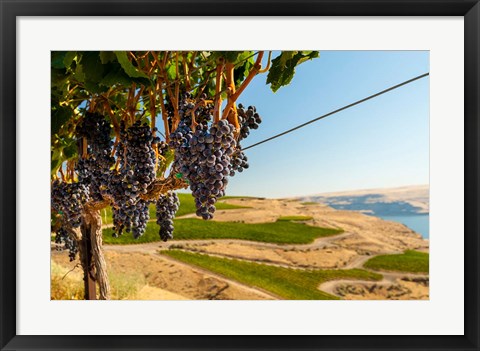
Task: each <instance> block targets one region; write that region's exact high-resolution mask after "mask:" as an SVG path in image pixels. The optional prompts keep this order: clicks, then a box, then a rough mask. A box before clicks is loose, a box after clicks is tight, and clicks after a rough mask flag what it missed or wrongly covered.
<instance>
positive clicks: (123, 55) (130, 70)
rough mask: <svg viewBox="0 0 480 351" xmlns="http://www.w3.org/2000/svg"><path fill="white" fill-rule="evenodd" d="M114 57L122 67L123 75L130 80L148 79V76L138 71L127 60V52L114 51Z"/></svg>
mask: <svg viewBox="0 0 480 351" xmlns="http://www.w3.org/2000/svg"><path fill="white" fill-rule="evenodd" d="M115 55H116V56H117V60H118V62H119V63H120V65H121V66H122V68H123V70H124V71H125V73H126V74H127V75H128V76H129V77H132V78H146V79H148V76H147V75H146V74H145V73H143V72H141V71H139V70H138V69H137V68H136V67H135V66H134V65H133V64H132V63H131V62H130V60H129V59H128V56H127V52H126V51H115Z"/></svg>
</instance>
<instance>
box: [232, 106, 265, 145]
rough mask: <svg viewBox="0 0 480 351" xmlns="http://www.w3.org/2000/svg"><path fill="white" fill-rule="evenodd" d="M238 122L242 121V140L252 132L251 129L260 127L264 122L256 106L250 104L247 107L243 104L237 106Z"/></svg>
mask: <svg viewBox="0 0 480 351" xmlns="http://www.w3.org/2000/svg"><path fill="white" fill-rule="evenodd" d="M237 113H238V122H239V123H240V137H239V138H240V140H241V139H245V138H246V137H248V135H249V134H250V129H258V127H259V124H260V123H262V118H261V117H260V115H259V114H258V113H257V109H256V108H255V106H248V108H247V109H245V107H244V106H243V105H242V104H238V108H237Z"/></svg>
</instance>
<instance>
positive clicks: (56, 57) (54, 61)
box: [51, 51, 67, 69]
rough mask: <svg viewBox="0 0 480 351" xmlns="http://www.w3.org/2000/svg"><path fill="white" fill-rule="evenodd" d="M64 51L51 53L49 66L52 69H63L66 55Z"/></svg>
mask: <svg viewBox="0 0 480 351" xmlns="http://www.w3.org/2000/svg"><path fill="white" fill-rule="evenodd" d="M66 53H67V52H66V51H52V52H51V65H52V67H53V68H57V69H62V68H65V64H64V63H63V61H64V59H65V55H66Z"/></svg>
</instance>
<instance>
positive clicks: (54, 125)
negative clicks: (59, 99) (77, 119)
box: [50, 106, 73, 135]
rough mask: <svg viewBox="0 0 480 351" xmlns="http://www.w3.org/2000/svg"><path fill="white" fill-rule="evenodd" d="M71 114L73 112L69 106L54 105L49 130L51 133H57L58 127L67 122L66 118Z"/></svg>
mask: <svg viewBox="0 0 480 351" xmlns="http://www.w3.org/2000/svg"><path fill="white" fill-rule="evenodd" d="M72 116H73V112H72V110H71V109H70V108H68V107H64V106H56V107H54V108H53V109H52V115H51V118H52V121H51V126H50V130H51V133H52V135H55V134H57V133H58V132H59V131H60V128H61V127H62V126H63V125H64V124H65V123H67V122H68V120H69V119H70V118H71V117H72Z"/></svg>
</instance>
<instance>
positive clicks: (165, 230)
mask: <svg viewBox="0 0 480 351" xmlns="http://www.w3.org/2000/svg"><path fill="white" fill-rule="evenodd" d="M179 206H180V201H179V199H178V196H177V194H176V193H174V192H173V191H171V192H168V193H166V194H163V195H160V197H159V198H158V200H157V202H156V215H157V224H158V225H160V231H159V235H160V238H161V239H162V240H163V241H167V240H168V239H172V238H173V218H174V217H175V213H177V211H178V207H179Z"/></svg>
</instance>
